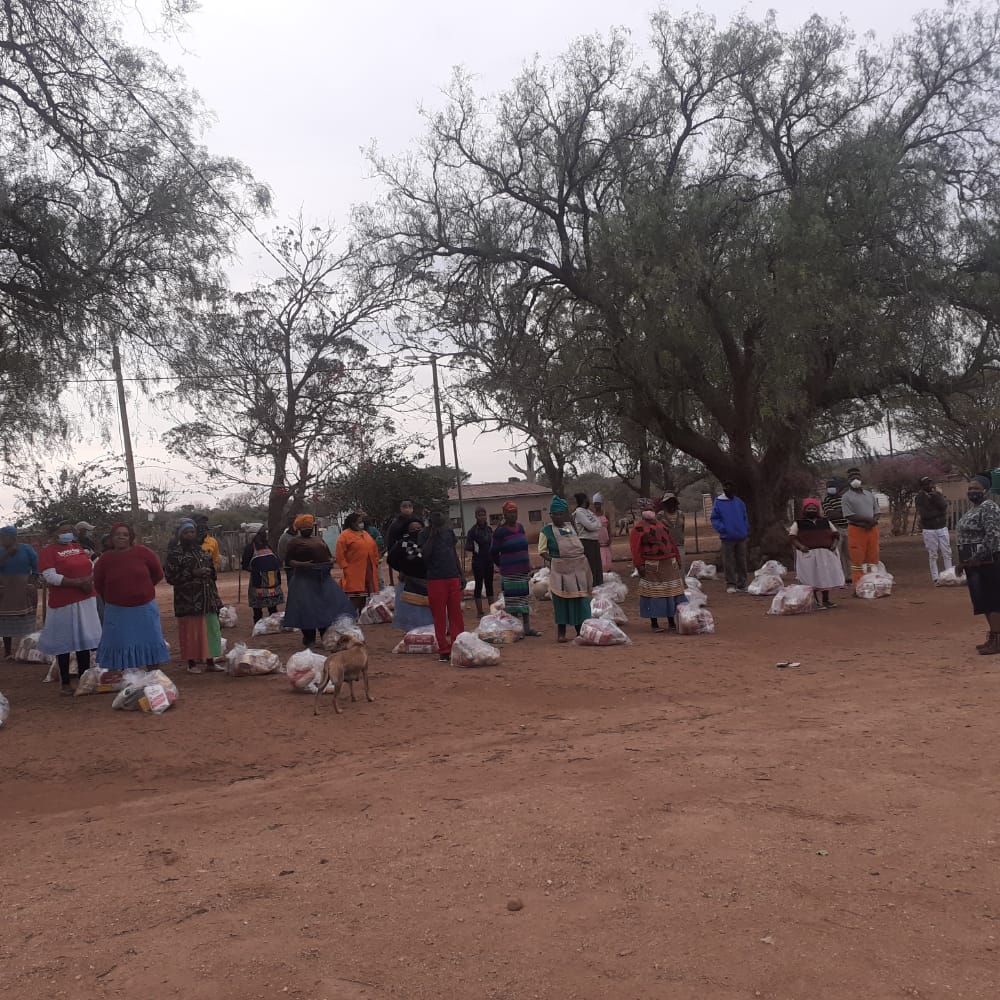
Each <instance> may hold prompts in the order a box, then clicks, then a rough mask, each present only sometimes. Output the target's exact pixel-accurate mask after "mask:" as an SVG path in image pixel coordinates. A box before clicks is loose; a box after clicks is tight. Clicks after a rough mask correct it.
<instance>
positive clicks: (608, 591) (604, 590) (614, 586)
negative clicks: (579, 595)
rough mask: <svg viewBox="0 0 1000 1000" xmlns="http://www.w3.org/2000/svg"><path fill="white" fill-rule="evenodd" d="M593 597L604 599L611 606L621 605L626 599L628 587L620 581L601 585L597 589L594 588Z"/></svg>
mask: <svg viewBox="0 0 1000 1000" xmlns="http://www.w3.org/2000/svg"><path fill="white" fill-rule="evenodd" d="M592 596H593V597H606V598H607V599H608V600H609V601H611V602H612V603H613V604H621V603H622V601H624V600H625V599H626V598H627V597H628V587H626V586H625V584H624V583H622V582H621V581H619V582H617V583H615V582H614V581H612V582H610V583H608V582H605V583H602V584H601V585H600V586H599V587H594V589H593V591H592Z"/></svg>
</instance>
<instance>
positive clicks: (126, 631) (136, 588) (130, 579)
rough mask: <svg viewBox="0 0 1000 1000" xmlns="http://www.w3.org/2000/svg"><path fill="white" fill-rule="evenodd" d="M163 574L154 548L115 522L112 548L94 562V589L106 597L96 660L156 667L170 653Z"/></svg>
mask: <svg viewBox="0 0 1000 1000" xmlns="http://www.w3.org/2000/svg"><path fill="white" fill-rule="evenodd" d="M162 579H163V567H162V566H161V565H160V560H159V559H158V558H157V557H156V553H155V552H154V551H153V550H152V549H148V548H146V546H145V545H136V544H135V532H134V531H133V530H132V527H131V526H130V525H128V524H121V523H118V524H115V525H113V526H112V528H111V549H110V550H109V551H108V552H104V553H102V554H101V556H100V558H98V560H97V562H96V563H94V589H95V590H96V591H97V593H98V594H99V595H100V596H101V597H102V598H103V599H104V630H103V632H102V633H101V644H100V645H99V646H98V647H97V662H98V663H100V665H101V667H102V668H104V669H105V670H130V669H132V668H137V667H138V668H143V667H155V666H157V665H158V664H160V663H166V662H167V661H168V660H169V659H170V649H169V648H168V646H167V644H166V642H165V641H164V639H163V629H162V628H161V626H160V609H159V606H158V605H157V603H156V585H157V584H158V583H159V582H160V581H161V580H162Z"/></svg>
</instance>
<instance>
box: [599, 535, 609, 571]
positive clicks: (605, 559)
mask: <svg viewBox="0 0 1000 1000" xmlns="http://www.w3.org/2000/svg"><path fill="white" fill-rule="evenodd" d="M601 569H602V570H603V571H604V572H605V573H607V572H608V571H609V570H610V569H611V543H610V542H609V543H608V544H607V545H602V546H601Z"/></svg>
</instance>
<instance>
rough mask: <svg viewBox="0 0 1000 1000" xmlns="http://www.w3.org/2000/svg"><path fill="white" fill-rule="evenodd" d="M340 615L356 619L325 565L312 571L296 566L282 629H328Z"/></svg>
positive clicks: (353, 611)
mask: <svg viewBox="0 0 1000 1000" xmlns="http://www.w3.org/2000/svg"><path fill="white" fill-rule="evenodd" d="M344 616H346V617H348V618H357V616H358V613H357V610H356V609H355V607H354V605H353V604H351V602H350V601H349V600H348V598H347V595H346V594H345V593H344V592H343V590H341V589H340V585H339V584H338V583H337V582H336V580H334V579H333V577H332V576H330V566H329V564H328V563H324V564H322V565H317V568H316V569H312V568H304V567H301V566H300V567H298V568H297V569H296V570H295V573H294V574H293V575H292V579H291V582H290V583H289V584H288V601H287V603H286V604H285V618H284V622H283V624H284V626H285V628H299V629H321V628H328V627H329V626H330V625H332V624H333V623H334V621H335V620H336V619H337V618H341V617H344Z"/></svg>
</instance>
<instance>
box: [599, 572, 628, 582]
mask: <svg viewBox="0 0 1000 1000" xmlns="http://www.w3.org/2000/svg"><path fill="white" fill-rule="evenodd" d="M603 576H604V582H605V583H624V582H625V581H624V580H623V579H622V578H621V574H620V573H616V572H615V571H614V570H613V569H606V570H605V571H604V574H603Z"/></svg>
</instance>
